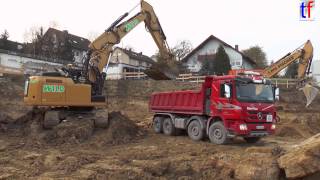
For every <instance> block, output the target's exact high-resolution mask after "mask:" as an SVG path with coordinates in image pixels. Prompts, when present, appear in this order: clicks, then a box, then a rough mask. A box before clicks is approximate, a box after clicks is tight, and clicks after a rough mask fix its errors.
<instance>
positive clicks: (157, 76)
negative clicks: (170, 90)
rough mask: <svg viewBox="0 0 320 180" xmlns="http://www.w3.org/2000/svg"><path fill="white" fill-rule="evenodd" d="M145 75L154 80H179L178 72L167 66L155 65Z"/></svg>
mask: <svg viewBox="0 0 320 180" xmlns="http://www.w3.org/2000/svg"><path fill="white" fill-rule="evenodd" d="M144 73H145V74H146V75H147V76H148V77H149V78H151V79H153V80H171V79H176V78H177V76H178V75H177V74H178V73H177V70H175V69H174V68H170V67H169V66H167V65H158V64H153V65H152V66H151V67H150V68H149V69H146V70H145V71H144Z"/></svg>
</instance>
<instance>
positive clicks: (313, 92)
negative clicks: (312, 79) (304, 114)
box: [301, 83, 319, 107]
mask: <svg viewBox="0 0 320 180" xmlns="http://www.w3.org/2000/svg"><path fill="white" fill-rule="evenodd" d="M301 89H302V91H303V93H304V95H305V97H306V99H307V104H306V107H308V106H309V105H310V104H311V103H312V101H313V100H314V99H315V98H316V97H317V95H318V92H319V90H318V89H317V88H316V87H314V86H312V85H310V84H309V83H307V84H306V85H305V86H304V87H303V88H301Z"/></svg>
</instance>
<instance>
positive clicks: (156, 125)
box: [153, 116, 163, 134]
mask: <svg viewBox="0 0 320 180" xmlns="http://www.w3.org/2000/svg"><path fill="white" fill-rule="evenodd" d="M153 129H154V132H156V133H158V134H159V133H162V131H163V120H162V118H161V117H159V116H156V117H154V119H153Z"/></svg>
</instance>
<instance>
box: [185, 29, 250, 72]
mask: <svg viewBox="0 0 320 180" xmlns="http://www.w3.org/2000/svg"><path fill="white" fill-rule="evenodd" d="M220 45H222V46H223V47H224V49H225V51H226V53H227V54H228V56H229V59H230V64H231V68H232V69H253V68H254V66H255V65H256V63H255V62H254V61H253V60H252V59H250V58H249V57H247V56H245V55H244V54H243V53H242V52H240V51H239V49H238V45H236V46H235V47H232V46H230V45H229V44H227V43H225V42H224V41H222V40H221V39H219V38H217V37H215V36H213V35H211V36H209V37H208V38H207V39H206V40H205V41H203V42H202V43H201V44H200V45H199V46H198V47H196V48H195V49H194V50H193V51H191V52H190V53H189V54H188V55H187V56H186V57H185V58H183V59H182V62H183V65H184V66H185V67H186V68H187V69H188V70H190V72H193V73H197V72H199V71H200V69H201V66H202V62H203V59H205V58H206V57H207V56H211V57H214V56H215V54H216V53H217V50H218V48H219V46H220Z"/></svg>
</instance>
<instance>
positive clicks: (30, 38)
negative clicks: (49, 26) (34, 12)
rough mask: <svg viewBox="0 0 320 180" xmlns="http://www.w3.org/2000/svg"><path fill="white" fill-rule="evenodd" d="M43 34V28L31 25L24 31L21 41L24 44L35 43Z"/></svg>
mask: <svg viewBox="0 0 320 180" xmlns="http://www.w3.org/2000/svg"><path fill="white" fill-rule="evenodd" d="M43 33H44V28H43V26H38V25H33V26H31V27H30V28H29V29H27V30H25V32H24V34H23V39H24V41H25V42H26V43H32V42H35V41H36V40H37V39H38V38H39V36H42V35H43Z"/></svg>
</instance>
